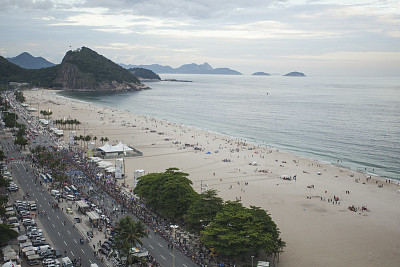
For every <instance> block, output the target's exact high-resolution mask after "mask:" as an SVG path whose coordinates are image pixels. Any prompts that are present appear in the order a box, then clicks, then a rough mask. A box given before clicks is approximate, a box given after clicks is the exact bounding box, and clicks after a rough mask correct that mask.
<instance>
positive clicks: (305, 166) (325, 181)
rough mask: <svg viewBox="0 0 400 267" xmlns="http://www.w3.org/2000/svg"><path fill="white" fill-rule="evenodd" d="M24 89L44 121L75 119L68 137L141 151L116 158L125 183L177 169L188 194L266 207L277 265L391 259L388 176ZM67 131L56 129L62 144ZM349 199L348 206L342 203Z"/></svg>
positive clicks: (392, 203)
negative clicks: (273, 226) (46, 114)
mask: <svg viewBox="0 0 400 267" xmlns="http://www.w3.org/2000/svg"><path fill="white" fill-rule="evenodd" d="M24 96H25V98H26V103H27V104H28V105H30V106H31V107H34V108H38V104H39V109H40V110H48V109H50V110H51V111H52V112H53V114H52V116H51V118H52V119H54V120H55V119H63V118H71V119H77V120H79V121H80V122H81V125H80V126H79V128H78V129H71V130H75V131H77V135H78V136H79V135H88V134H89V135H91V136H96V137H97V138H98V140H97V147H98V146H101V145H102V143H101V142H99V139H100V138H101V137H107V138H108V139H109V140H110V141H109V143H110V144H113V145H115V144H117V143H118V142H119V141H122V142H123V143H126V144H128V145H129V146H131V147H134V148H136V149H137V150H139V151H141V152H142V153H143V156H141V157H132V158H126V170H125V173H126V175H127V178H126V183H127V185H128V186H129V187H130V188H131V187H132V186H133V173H134V171H135V170H137V169H143V170H145V172H146V173H151V172H162V171H164V170H165V169H167V168H169V167H177V168H180V169H181V170H182V171H183V172H186V173H189V178H190V179H191V180H192V181H193V187H194V189H195V190H196V191H197V192H200V191H201V190H202V188H203V190H204V189H205V190H207V189H216V190H218V191H219V195H220V196H221V197H222V198H223V199H225V200H235V199H239V200H241V201H242V203H243V204H244V205H245V206H250V205H254V206H259V207H261V208H263V209H266V210H268V212H269V213H270V214H271V216H272V218H273V219H274V221H275V222H276V223H277V225H278V227H279V228H280V230H281V232H282V234H281V236H282V238H283V240H284V241H286V243H287V247H286V248H285V252H284V253H282V254H281V255H280V262H279V266H378V265H379V266H400V193H399V191H398V190H400V186H399V184H398V183H397V182H390V183H389V181H387V180H385V179H381V178H379V177H373V176H372V177H371V178H368V177H369V176H368V175H367V174H364V173H359V172H355V171H352V170H349V169H344V168H340V167H337V166H333V165H331V164H324V163H320V162H316V161H313V160H309V159H305V158H301V157H298V156H295V155H293V154H290V153H286V152H281V151H277V150H276V149H273V148H267V147H262V146H257V145H254V144H250V143H247V142H246V141H245V140H240V139H234V138H231V137H228V136H223V135H219V134H215V133H210V132H207V131H203V130H200V129H195V128H190V127H186V126H183V125H180V124H176V123H172V122H167V121H161V120H157V119H154V118H151V117H146V116H141V115H135V114H131V113H128V112H123V111H118V110H113V109H111V108H104V107H100V106H95V105H92V104H89V103H85V102H80V101H74V100H70V99H65V98H62V97H58V96H57V95H56V94H55V93H54V91H47V90H34V91H24ZM32 115H37V112H36V113H32ZM69 131H70V130H68V129H64V141H65V142H66V143H68V136H69ZM79 144H80V143H79ZM185 144H189V145H192V146H193V147H192V146H190V147H189V146H185ZM194 146H197V147H198V148H199V150H195V149H194ZM208 152H209V153H208ZM110 161H111V162H115V160H110ZM366 167H368V166H366ZM284 177H291V178H292V179H291V180H289V179H283V178H284ZM294 178H295V179H294ZM121 182H123V180H121ZM334 198H336V200H334ZM353 205H354V207H355V208H357V209H358V210H357V211H350V210H349V208H348V207H349V206H353ZM362 207H365V208H366V209H367V210H366V211H362ZM260 260H263V259H260ZM249 261H250V259H249Z"/></svg>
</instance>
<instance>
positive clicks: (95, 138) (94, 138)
mask: <svg viewBox="0 0 400 267" xmlns="http://www.w3.org/2000/svg"><path fill="white" fill-rule="evenodd" d="M93 140H94V144H96V140H97V136H95V137H93Z"/></svg>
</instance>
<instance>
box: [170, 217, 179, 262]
mask: <svg viewBox="0 0 400 267" xmlns="http://www.w3.org/2000/svg"><path fill="white" fill-rule="evenodd" d="M171 228H172V233H173V239H172V267H175V244H174V242H175V237H176V232H175V231H176V228H178V225H171Z"/></svg>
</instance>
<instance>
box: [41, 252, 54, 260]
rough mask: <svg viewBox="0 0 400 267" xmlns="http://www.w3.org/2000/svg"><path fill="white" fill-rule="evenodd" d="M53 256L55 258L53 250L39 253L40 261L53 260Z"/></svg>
mask: <svg viewBox="0 0 400 267" xmlns="http://www.w3.org/2000/svg"><path fill="white" fill-rule="evenodd" d="M51 256H53V257H54V255H53V252H52V251H51V250H46V251H43V252H40V253H39V259H46V258H51Z"/></svg>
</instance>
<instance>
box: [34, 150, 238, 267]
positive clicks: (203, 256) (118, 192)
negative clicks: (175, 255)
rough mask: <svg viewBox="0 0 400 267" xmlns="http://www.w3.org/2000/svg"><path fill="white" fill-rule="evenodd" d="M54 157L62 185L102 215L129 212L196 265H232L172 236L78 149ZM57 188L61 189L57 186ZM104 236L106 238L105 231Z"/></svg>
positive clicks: (190, 239)
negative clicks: (63, 174) (74, 189)
mask: <svg viewBox="0 0 400 267" xmlns="http://www.w3.org/2000/svg"><path fill="white" fill-rule="evenodd" d="M54 157H56V160H60V162H63V163H65V164H66V165H67V166H68V170H67V171H66V174H67V177H68V179H67V181H65V183H67V184H74V185H78V187H79V189H80V192H79V195H80V197H81V198H83V199H85V200H87V201H89V202H91V203H103V204H101V205H99V206H98V208H99V209H101V212H102V214H104V215H106V216H107V217H112V218H114V219H116V220H117V219H118V217H119V215H121V214H127V213H128V212H131V213H132V214H133V215H135V216H136V217H137V218H139V219H140V220H142V221H143V222H144V223H145V224H146V225H147V227H148V228H149V229H151V230H152V231H151V232H154V234H157V235H160V236H162V237H163V238H164V239H165V240H167V241H168V243H169V247H170V248H171V249H172V248H175V249H179V250H180V251H181V252H182V253H183V254H184V255H186V256H187V257H188V258H190V259H191V260H192V261H193V262H195V263H196V264H198V265H200V266H207V265H209V264H210V263H211V262H216V263H218V264H221V263H222V264H224V266H233V265H234V263H230V262H229V261H228V260H226V259H222V258H219V257H215V258H214V257H213V256H211V255H210V253H208V249H206V248H204V247H202V246H201V244H200V243H199V242H197V240H196V237H194V236H193V235H190V234H188V233H185V232H184V231H182V230H180V231H177V233H175V234H173V232H172V229H171V227H170V225H172V224H173V223H172V222H171V221H169V220H167V219H165V218H163V217H162V216H161V215H159V214H157V213H156V212H154V211H151V210H149V209H148V208H147V207H146V205H145V203H143V202H142V201H140V200H139V199H137V198H135V197H134V195H132V194H131V193H128V192H127V191H125V190H122V189H121V186H120V185H118V184H117V181H116V179H114V178H113V175H112V174H111V173H107V172H105V171H104V170H102V169H100V168H98V167H97V165H96V163H95V162H92V161H91V160H90V159H89V158H87V157H86V156H84V154H83V153H82V152H81V150H80V149H78V148H75V147H69V148H61V149H58V151H57V152H55V153H54ZM30 160H31V162H32V165H33V166H34V167H36V170H39V168H41V170H42V171H44V172H46V171H50V170H48V169H46V167H44V166H38V161H37V159H36V158H34V157H31V158H30ZM36 176H37V177H38V176H39V171H37V175H36ZM59 186H60V187H61V185H59ZM104 192H106V193H107V194H108V195H109V196H111V197H112V202H113V206H114V207H118V206H119V207H120V208H119V209H111V210H110V209H107V208H106V207H105V205H104V200H105V197H104ZM103 225H104V226H105V227H112V226H113V225H107V224H105V223H104V224H103ZM100 227H101V226H100ZM105 236H107V234H106V231H105ZM148 261H149V262H150V263H151V264H152V266H160V264H159V263H158V262H157V261H156V260H155V259H154V258H153V257H152V256H150V255H149V256H148Z"/></svg>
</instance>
